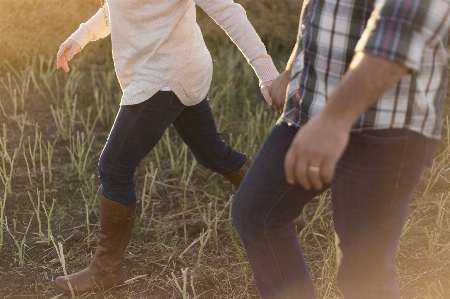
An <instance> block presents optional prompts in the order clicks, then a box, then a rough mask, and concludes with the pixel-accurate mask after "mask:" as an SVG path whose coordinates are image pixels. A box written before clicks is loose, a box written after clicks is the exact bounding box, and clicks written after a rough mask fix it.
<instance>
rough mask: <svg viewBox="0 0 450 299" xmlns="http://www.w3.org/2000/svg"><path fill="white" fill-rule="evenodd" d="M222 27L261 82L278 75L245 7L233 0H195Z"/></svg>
mask: <svg viewBox="0 0 450 299" xmlns="http://www.w3.org/2000/svg"><path fill="white" fill-rule="evenodd" d="M194 2H195V3H196V4H197V5H198V6H200V7H201V8H202V9H203V10H204V11H205V12H206V13H207V14H208V15H209V16H210V17H211V18H212V19H213V20H214V21H215V22H216V23H217V24H218V25H219V26H221V27H222V29H223V30H224V31H225V32H226V33H227V35H228V36H229V37H230V38H231V40H232V41H233V42H234V43H235V44H236V45H237V47H238V48H239V50H240V51H241V52H242V54H243V55H244V56H245V58H246V59H247V61H248V63H249V64H250V65H251V66H252V67H253V69H254V71H255V73H256V75H257V76H258V78H259V80H260V83H262V82H266V81H270V80H272V79H275V78H276V77H277V76H278V71H277V69H276V68H275V66H274V64H273V62H272V59H271V58H270V56H269V55H268V54H267V51H266V48H265V46H264V44H263V43H262V41H261V39H260V38H259V36H258V34H257V33H256V31H255V29H254V28H253V26H252V25H251V24H250V21H249V20H248V19H247V15H246V12H245V10H244V8H243V7H242V6H241V5H239V4H237V3H234V2H233V1H232V0H194Z"/></svg>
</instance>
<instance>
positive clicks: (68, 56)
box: [56, 40, 81, 72]
mask: <svg viewBox="0 0 450 299" xmlns="http://www.w3.org/2000/svg"><path fill="white" fill-rule="evenodd" d="M80 49H81V47H80V45H78V44H77V43H76V42H75V41H72V40H67V41H66V42H64V43H63V44H62V45H61V46H60V47H59V50H58V53H57V54H56V68H57V69H59V68H62V69H63V70H64V71H65V72H69V71H70V69H69V65H68V62H69V61H70V60H72V58H73V57H74V56H75V54H76V53H77V52H78V51H80Z"/></svg>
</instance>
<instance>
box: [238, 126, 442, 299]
mask: <svg viewBox="0 0 450 299" xmlns="http://www.w3.org/2000/svg"><path fill="white" fill-rule="evenodd" d="M296 132H297V129H296V128H295V127H293V126H289V125H287V124H286V123H283V122H282V123H280V124H277V125H276V126H275V127H274V129H273V130H272V132H271V133H270V134H269V136H268V137H267V139H266V141H265V142H264V144H263V146H262V147H261V149H260V150H259V152H258V154H257V156H256V158H255V159H254V161H253V163H252V166H251V168H250V169H249V171H248V172H247V174H246V176H245V178H244V180H243V182H242V184H241V186H240V187H239V189H238V191H237V193H236V196H235V200H234V203H233V209H232V216H233V221H234V225H235V228H236V230H237V233H238V235H239V237H240V239H241V241H242V243H243V246H244V249H245V252H246V254H247V257H248V259H249V262H250V266H251V269H252V272H253V276H254V279H255V283H256V286H257V288H258V291H259V293H260V295H261V298H263V299H269V298H270V299H275V298H277V299H279V298H280V299H281V298H283V299H293V298H295V299H297V298H308V299H309V298H315V297H316V296H315V291H314V286H313V282H312V280H311V276H310V273H309V270H308V266H307V264H306V262H305V259H304V256H303V253H302V249H301V246H300V243H299V241H298V236H297V233H296V229H295V227H294V224H293V222H292V221H293V219H294V218H296V217H297V216H298V214H299V213H300V212H301V210H302V208H303V206H304V205H305V204H306V203H308V202H309V201H310V200H311V199H313V198H314V197H315V196H317V195H319V194H320V193H322V192H323V191H325V190H326V189H324V190H320V191H318V190H311V191H307V190H304V189H303V188H302V187H301V186H300V185H298V184H297V185H289V184H288V183H287V182H286V179H285V176H284V168H283V161H284V157H285V154H286V152H287V150H288V148H289V146H290V144H291V141H292V139H293V138H294V136H295V134H296ZM436 147H437V140H433V139H428V138H426V137H424V136H422V135H420V134H417V133H414V132H412V131H409V130H403V129H392V130H380V131H367V132H364V133H352V134H351V137H350V141H349V144H348V146H347V148H346V150H345V152H344V154H343V156H342V158H341V159H340V161H339V163H338V165H337V169H336V172H335V176H334V178H333V181H332V183H331V186H330V188H331V191H332V209H333V219H334V226H335V234H336V244H335V245H336V250H337V252H336V256H337V265H338V273H337V282H338V286H339V288H340V290H341V292H342V294H343V295H344V297H345V298H346V299H347V298H350V299H361V298H364V299H371V298H373V299H380V298H383V299H393V298H400V297H399V291H398V283H397V279H396V276H395V263H394V255H395V253H396V250H397V246H398V243H399V239H400V235H401V231H402V228H403V225H404V222H405V218H406V214H407V209H408V204H409V201H410V198H411V195H412V192H413V190H414V188H415V187H416V185H417V184H418V182H419V179H420V176H421V174H422V171H423V168H424V165H425V164H426V163H427V162H429V161H431V160H432V157H433V155H434V152H435V149H436Z"/></svg>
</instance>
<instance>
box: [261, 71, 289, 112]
mask: <svg viewBox="0 0 450 299" xmlns="http://www.w3.org/2000/svg"><path fill="white" fill-rule="evenodd" d="M289 77H290V71H284V72H283V73H282V74H280V75H279V76H278V77H277V78H275V80H272V81H268V82H264V83H263V84H261V93H262V94H263V96H264V100H265V101H266V103H267V105H269V106H274V107H275V108H276V109H278V111H280V113H283V109H284V102H285V101H286V89H287V86H288V83H289Z"/></svg>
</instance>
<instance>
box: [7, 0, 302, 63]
mask: <svg viewBox="0 0 450 299" xmlns="http://www.w3.org/2000/svg"><path fill="white" fill-rule="evenodd" d="M235 2H238V3H240V4H241V5H242V6H243V7H244V8H245V9H246V11H247V15H248V18H249V19H250V21H251V22H252V24H253V25H254V27H255V29H256V31H257V32H258V34H260V36H261V38H262V39H263V41H264V42H266V43H269V42H270V43H274V46H275V47H274V49H276V50H284V49H286V50H287V52H289V51H290V49H292V47H293V45H294V42H295V38H296V35H297V28H298V19H299V15H300V9H301V2H302V1H297V0H278V1H271V0H262V1H254V0H237V1H235ZM100 6H101V0H70V1H69V0H0V33H1V34H0V60H8V61H9V62H11V63H13V64H17V63H20V61H23V60H26V59H27V57H33V56H34V55H36V54H39V55H44V56H46V57H47V56H48V55H56V52H57V50H58V47H59V45H60V44H61V43H62V42H63V41H64V40H65V39H66V38H67V37H68V36H69V35H70V34H71V33H72V32H74V31H75V30H76V29H77V28H78V26H79V24H80V23H82V22H85V21H86V20H88V19H89V18H90V17H91V16H92V15H93V14H94V13H95V12H96V11H97V10H98V9H99V7H100ZM198 23H199V25H200V27H201V29H202V32H203V34H204V36H205V40H206V41H207V42H208V43H210V44H211V43H215V42H217V41H220V40H223V39H228V38H226V36H225V33H224V32H223V30H222V29H221V28H220V27H219V26H218V25H217V24H215V23H214V21H213V20H212V19H211V18H210V17H209V16H207V15H206V14H205V13H204V12H203V11H202V10H201V9H198ZM88 47H90V51H84V52H90V53H89V55H88V57H86V58H88V59H89V60H92V62H96V63H99V62H100V63H101V62H102V59H104V58H102V56H103V55H105V53H108V52H107V51H106V52H105V51H103V49H106V50H109V49H110V43H109V39H104V40H102V41H100V42H97V43H91V44H89V45H88ZM85 55H86V54H85Z"/></svg>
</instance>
